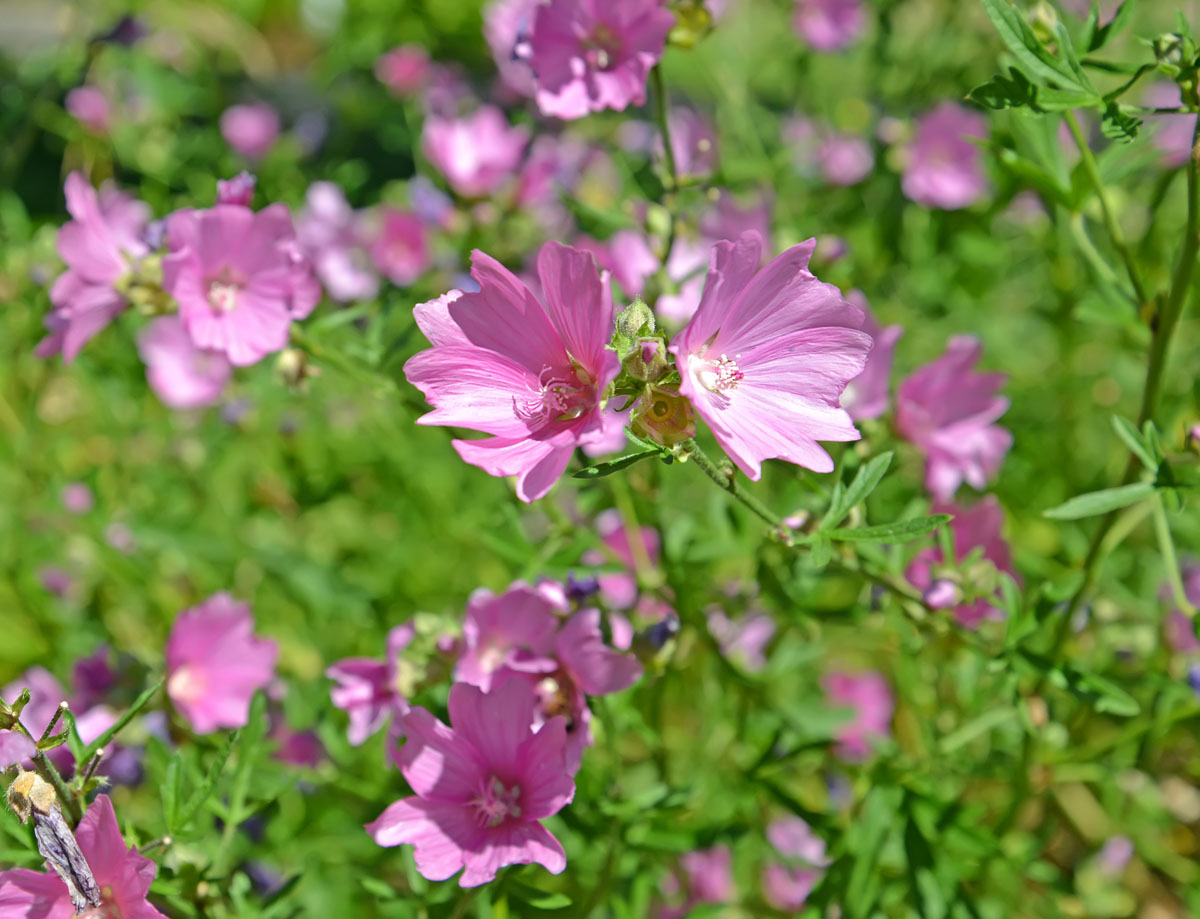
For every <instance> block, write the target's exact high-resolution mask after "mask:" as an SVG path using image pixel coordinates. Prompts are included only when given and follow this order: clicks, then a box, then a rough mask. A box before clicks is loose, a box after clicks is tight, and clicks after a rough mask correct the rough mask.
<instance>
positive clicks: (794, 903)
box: [763, 862, 825, 913]
mask: <svg viewBox="0 0 1200 919" xmlns="http://www.w3.org/2000/svg"><path fill="white" fill-rule="evenodd" d="M824 873H825V872H824V871H822V870H821V869H819V868H804V867H799V866H788V865H781V864H780V863H779V862H771V863H770V864H768V865H767V866H766V867H765V868H764V869H763V896H764V897H766V900H767V902H768V903H769V904H771V906H772V907H773V908H774V909H777V910H779V911H780V912H782V913H792V912H797V911H799V910H800V909H801V908H803V906H804V904H805V902H806V901H807V900H808V895H809V894H810V893H812V889H813V888H814V887H816V886H817V881H819V880H820V879H821V875H823V874H824Z"/></svg>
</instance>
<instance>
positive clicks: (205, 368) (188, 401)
mask: <svg viewBox="0 0 1200 919" xmlns="http://www.w3.org/2000/svg"><path fill="white" fill-rule="evenodd" d="M138 354H139V355H140V356H141V358H142V363H144V364H145V365H146V380H147V382H149V384H150V388H151V389H153V390H154V394H155V395H156V396H158V398H159V399H160V400H161V401H162V403H163V405H166V406H167V407H168V408H174V409H189V408H203V407H204V406H208V405H216V404H217V403H218V402H219V401H221V393H222V392H224V390H225V385H226V384H227V383H228V382H229V378H230V376H231V375H232V374H233V367H232V365H231V364H230V363H229V361H228V360H227V359H226V357H225V355H224V354H222V353H221V352H220V351H210V350H207V349H205V348H197V347H196V345H195V344H194V343H193V342H192V338H191V336H190V335H188V333H187V330H186V329H185V328H184V327H183V323H182V322H181V321H180V319H179V317H178V316H162V317H160V318H158V319H155V320H153V321H152V322H150V323H149V324H148V325H147V326H146V327H145V328H143V329H142V331H141V333H140V334H139V335H138Z"/></svg>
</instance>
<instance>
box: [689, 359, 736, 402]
mask: <svg viewBox="0 0 1200 919" xmlns="http://www.w3.org/2000/svg"><path fill="white" fill-rule="evenodd" d="M739 357H740V355H739ZM700 360H701V361H703V363H704V366H703V367H702V368H701V370H700V372H699V374H697V376H699V378H700V385H702V386H703V387H704V388H705V389H707V390H708V391H709V392H720V393H724V392H732V391H733V390H735V389H737V388H738V383H740V382H741V381H742V380H744V379H745V378H746V375H745V374H744V373H742V371H741V370H739V369H738V365H737V362H736V361H735V360H733V359H732V358H730V357H729V356H728V355H725V354H722V355H721V356H720V358H718V359H717V360H715V361H713V360H706V359H704V358H701V359H700Z"/></svg>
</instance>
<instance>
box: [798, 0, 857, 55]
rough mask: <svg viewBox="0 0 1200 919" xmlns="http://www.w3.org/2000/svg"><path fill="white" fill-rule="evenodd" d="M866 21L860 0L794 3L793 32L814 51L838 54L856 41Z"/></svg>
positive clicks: (812, 0)
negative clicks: (835, 52)
mask: <svg viewBox="0 0 1200 919" xmlns="http://www.w3.org/2000/svg"><path fill="white" fill-rule="evenodd" d="M866 20H867V17H866V14H865V13H864V12H863V8H862V3H861V2H860V0H796V13H795V16H794V17H793V18H792V28H793V29H795V31H796V34H797V35H799V36H800V37H801V38H802V39H804V40H805V41H806V42H808V44H809V45H810V46H811V47H812V48H814V49H815V50H817V51H841V50H842V49H843V48H848V47H850V46H851V45H852V44H854V43H855V42H856V41H858V39H859V36H860V35H862V31H863V28H864V26H865V25H866Z"/></svg>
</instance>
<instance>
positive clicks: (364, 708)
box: [325, 623, 416, 747]
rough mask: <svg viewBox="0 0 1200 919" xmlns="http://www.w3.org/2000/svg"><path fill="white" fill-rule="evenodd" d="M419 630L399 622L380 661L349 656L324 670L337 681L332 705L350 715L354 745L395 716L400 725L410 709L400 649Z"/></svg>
mask: <svg viewBox="0 0 1200 919" xmlns="http://www.w3.org/2000/svg"><path fill="white" fill-rule="evenodd" d="M415 634H416V630H415V629H414V628H413V626H411V625H409V624H407V623H405V624H404V625H398V626H396V627H395V628H394V629H392V630H391V631H390V632H388V638H387V656H386V657H385V659H384V660H382V661H379V660H375V659H374V658H369V657H348V658H345V659H344V660H340V661H338V662H337V663H336V664H333V665H331V666H330V667H329V669H327V670H326V671H325V676H326V677H328V678H329V679H331V680H334V681H336V682H337V685H336V686H335V687H333V689H331V690H330V692H329V694H330V696H331V697H332V699H333V704H334V705H335V706H337V707H338V708H340V709H341V710H342V711H344V712H346V713H347V714H349V715H350V729H349V731H348V732H347V735H346V736H347V737H348V739H349V740H350V743H351V744H353V745H354V746H356V747H357V746H359V745H360V744H362V743H364V742H365V741H366V739H367V738H368V737H370V736H371V735H372V734H374V733H375V732H376V731H378V730H379V729H380V728H381V727H383V725H384V724H385V723H386V722H387V720H388V718H389V717H391V718H394V719H395V722H394V723H393V726H394V727H397V726H398V722H399V719H400V718H401V716H403V715H404V714H405V712H407V711H408V699H406V698H405V697H404V694H403V693H402V692H401V691H400V677H401V672H400V652H401V651H403V650H404V649H405V648H407V647H408V645H409V643H410V642H411V641H412V640H413V636H414V635H415Z"/></svg>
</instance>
